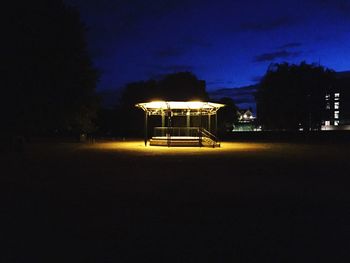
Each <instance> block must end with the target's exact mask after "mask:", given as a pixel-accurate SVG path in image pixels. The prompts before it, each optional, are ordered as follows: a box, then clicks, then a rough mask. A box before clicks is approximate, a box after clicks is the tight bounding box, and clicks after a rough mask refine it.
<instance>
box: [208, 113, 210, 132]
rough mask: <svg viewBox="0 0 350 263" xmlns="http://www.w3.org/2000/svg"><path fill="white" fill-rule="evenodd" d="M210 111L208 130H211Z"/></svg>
mask: <svg viewBox="0 0 350 263" xmlns="http://www.w3.org/2000/svg"><path fill="white" fill-rule="evenodd" d="M210 116H211V115H210V113H209V115H208V131H209V132H211V117H210Z"/></svg>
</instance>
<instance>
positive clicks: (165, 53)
mask: <svg viewBox="0 0 350 263" xmlns="http://www.w3.org/2000/svg"><path fill="white" fill-rule="evenodd" d="M185 52H186V50H185V49H184V48H173V47H170V48H165V49H161V50H158V51H156V52H155V53H154V55H155V56H156V57H157V58H168V57H179V56H181V55H183V54H184V53H185Z"/></svg>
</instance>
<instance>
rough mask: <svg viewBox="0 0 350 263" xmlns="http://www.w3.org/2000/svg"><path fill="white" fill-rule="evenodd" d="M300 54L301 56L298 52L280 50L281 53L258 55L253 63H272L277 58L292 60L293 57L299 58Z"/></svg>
mask: <svg viewBox="0 0 350 263" xmlns="http://www.w3.org/2000/svg"><path fill="white" fill-rule="evenodd" d="M300 54H301V52H300V51H296V52H290V51H287V50H281V51H276V52H271V53H264V54H261V55H258V56H256V57H255V58H254V62H266V61H273V60H275V59H278V58H293V57H297V56H299V55H300Z"/></svg>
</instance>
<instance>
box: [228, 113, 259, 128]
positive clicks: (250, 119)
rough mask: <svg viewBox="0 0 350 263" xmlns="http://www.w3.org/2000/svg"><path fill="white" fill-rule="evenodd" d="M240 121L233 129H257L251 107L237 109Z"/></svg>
mask: <svg viewBox="0 0 350 263" xmlns="http://www.w3.org/2000/svg"><path fill="white" fill-rule="evenodd" d="M237 114H238V123H237V124H235V125H234V127H233V131H256V130H257V129H256V126H255V119H256V118H255V117H254V115H253V112H252V110H251V109H242V110H238V111H237Z"/></svg>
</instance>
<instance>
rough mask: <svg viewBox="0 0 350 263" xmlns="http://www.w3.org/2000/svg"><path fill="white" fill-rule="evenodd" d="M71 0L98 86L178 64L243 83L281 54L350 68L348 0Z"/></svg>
mask: <svg viewBox="0 0 350 263" xmlns="http://www.w3.org/2000/svg"><path fill="white" fill-rule="evenodd" d="M66 1H67V2H68V3H70V4H72V5H74V6H77V8H78V9H79V11H80V13H81V17H82V20H83V22H84V23H85V24H86V25H87V27H88V32H87V38H88V45H89V50H90V52H91V55H92V57H93V61H94V63H95V65H96V67H97V68H98V69H100V70H101V73H102V75H101V80H100V83H99V85H98V90H100V91H103V90H113V89H120V88H121V87H122V86H123V85H124V84H125V83H128V82H132V81H137V80H147V79H149V78H158V77H160V76H162V75H164V74H167V73H173V72H178V71H191V72H193V73H194V74H196V75H197V76H198V78H200V79H204V80H206V81H207V89H208V90H216V89H219V88H232V87H241V86H245V85H250V84H255V83H256V82H257V81H258V80H259V78H260V77H261V76H262V75H264V73H265V72H266V69H267V67H268V65H269V64H270V63H271V62H282V61H287V62H291V63H299V62H301V61H303V60H305V61H306V62H308V63H312V62H315V63H321V64H322V65H324V66H326V67H329V68H332V69H334V70H336V71H345V70H349V69H350V49H349V47H350V0H349V1H348V0H339V1H337V0H309V1H306V0H294V1H277V0H275V1H273V0H266V1H261V0H244V1H239V0H236V1H234V0H216V1H203V0H189V1H185V0H154V1H147V0H123V1H118V0H97V1H93V0H91V1H86V0H66Z"/></svg>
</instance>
